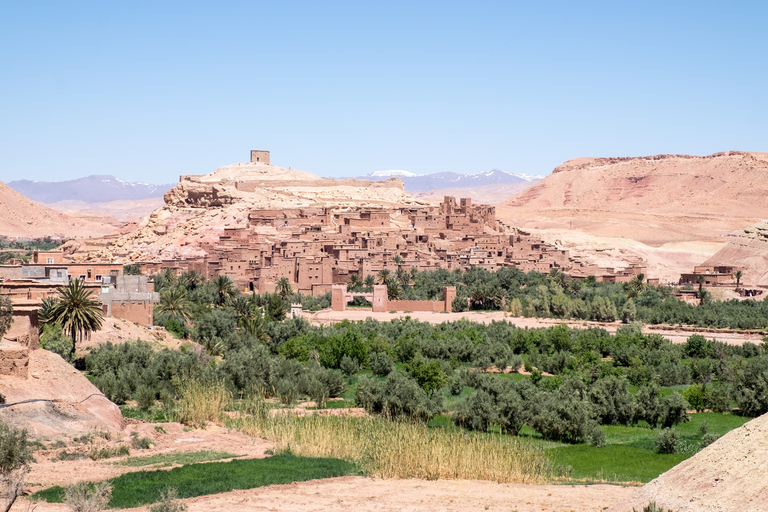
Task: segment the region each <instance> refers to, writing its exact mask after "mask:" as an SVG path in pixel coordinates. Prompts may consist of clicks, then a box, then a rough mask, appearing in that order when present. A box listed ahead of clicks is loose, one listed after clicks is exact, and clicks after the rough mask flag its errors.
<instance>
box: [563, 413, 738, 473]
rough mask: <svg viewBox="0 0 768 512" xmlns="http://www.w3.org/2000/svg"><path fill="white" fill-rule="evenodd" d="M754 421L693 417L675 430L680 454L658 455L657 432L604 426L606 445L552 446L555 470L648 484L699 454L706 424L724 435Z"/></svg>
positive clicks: (706, 415)
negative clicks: (704, 422) (678, 440)
mask: <svg viewBox="0 0 768 512" xmlns="http://www.w3.org/2000/svg"><path fill="white" fill-rule="evenodd" d="M750 419H751V418H744V417H741V416H737V415H735V414H718V413H699V414H691V421H689V422H687V423H683V424H681V425H678V426H676V427H675V430H677V431H678V433H679V434H680V441H681V443H680V444H681V446H682V447H683V449H682V451H681V452H680V453H674V454H660V453H656V451H655V447H654V439H655V436H656V431H655V430H652V429H650V428H647V427H623V426H603V427H602V428H603V430H604V431H605V434H606V445H605V446H603V447H602V448H596V447H594V446H590V445H588V444H577V445H564V444H560V445H559V446H551V447H550V448H549V451H550V453H551V456H552V463H553V464H554V465H555V468H556V470H559V471H560V473H561V474H564V475H567V476H568V477H570V478H573V479H577V480H586V481H609V482H643V483H645V482H649V481H650V480H653V479H654V478H656V477H657V476H659V475H660V474H662V473H664V472H665V471H668V470H669V469H671V468H672V467H673V466H675V465H677V464H679V463H680V462H682V461H684V460H685V459H687V458H689V457H691V456H692V455H694V454H695V453H696V451H697V450H698V448H699V443H700V442H701V438H702V435H701V433H700V432H699V427H700V426H701V424H702V422H703V421H706V422H707V426H708V429H707V430H708V432H710V433H712V434H716V435H718V436H721V435H723V434H725V433H727V432H728V431H730V430H733V429H734V428H738V427H740V426H741V425H743V424H744V423H746V422H747V421H749V420H750Z"/></svg>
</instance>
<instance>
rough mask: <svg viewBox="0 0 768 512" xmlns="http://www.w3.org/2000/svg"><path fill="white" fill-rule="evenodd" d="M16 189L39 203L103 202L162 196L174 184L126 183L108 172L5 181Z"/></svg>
mask: <svg viewBox="0 0 768 512" xmlns="http://www.w3.org/2000/svg"><path fill="white" fill-rule="evenodd" d="M7 185H8V186H9V187H11V188H12V189H13V190H15V191H16V192H19V193H20V194H23V195H25V196H27V197H28V198H30V199H32V200H33V201H38V202H40V203H46V204H51V203H57V202H59V201H67V200H69V201H84V202H87V203H106V202H110V201H118V200H137V199H149V198H153V197H163V195H165V193H166V192H167V191H169V190H170V189H172V188H173V187H175V186H176V184H175V183H170V184H164V185H152V184H150V183H141V182H128V181H123V180H121V179H118V178H115V177H114V176H110V175H93V176H87V177H85V178H78V179H76V180H68V181H31V180H18V181H11V182H9V183H7Z"/></svg>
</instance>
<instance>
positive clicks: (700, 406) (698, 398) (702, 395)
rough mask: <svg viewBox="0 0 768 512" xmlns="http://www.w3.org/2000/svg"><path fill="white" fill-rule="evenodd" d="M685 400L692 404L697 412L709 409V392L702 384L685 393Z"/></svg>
mask: <svg viewBox="0 0 768 512" xmlns="http://www.w3.org/2000/svg"><path fill="white" fill-rule="evenodd" d="M683 398H685V400H686V401H687V402H688V403H689V404H691V407H693V408H694V409H695V410H696V411H697V412H701V411H703V410H704V409H706V408H707V390H706V389H704V386H702V385H701V384H694V385H692V386H689V387H688V389H686V390H685V391H683Z"/></svg>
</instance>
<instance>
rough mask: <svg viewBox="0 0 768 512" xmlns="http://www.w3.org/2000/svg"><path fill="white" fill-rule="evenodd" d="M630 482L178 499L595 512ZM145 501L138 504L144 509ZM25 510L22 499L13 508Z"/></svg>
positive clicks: (262, 492) (365, 485)
mask: <svg viewBox="0 0 768 512" xmlns="http://www.w3.org/2000/svg"><path fill="white" fill-rule="evenodd" d="M634 489H635V488H633V487H622V486H618V485H589V486H586V485H578V486H573V485H528V484H497V483H493V482H487V481H475V480H472V481H467V480H440V481H424V480H381V479H375V478H365V477H341V478H329V479H325V480H314V481H310V482H301V483H294V484H288V485H273V486H269V487H262V488H258V489H250V490H247V491H233V492H228V493H222V494H214V495H211V496H201V497H198V498H191V499H186V500H181V501H182V502H184V503H186V504H187V505H188V507H189V509H188V510H189V512H198V511H201V512H202V511H205V512H219V511H221V512H224V511H233V512H240V511H243V512H245V511H251V510H269V511H310V510H313V511H334V510H366V511H369V510H370V511H393V512H394V511H413V512H416V511H425V512H426V511H434V510H445V511H457V512H464V511H467V512H469V511H475V510H503V511H513V510H515V511H518V512H540V511H558V512H559V511H563V512H568V511H570V512H598V511H602V510H604V509H605V508H607V507H609V506H611V505H612V504H614V503H617V502H619V501H621V500H624V499H626V498H628V497H629V496H630V495H631V493H632V492H633V491H634ZM146 509H147V507H139V508H136V509H132V510H136V511H137V512H138V511H144V510H146ZM26 510H27V503H26V500H20V502H19V503H17V505H16V506H15V507H14V508H13V511H14V512H22V511H26ZM35 510H37V511H38V512H64V511H68V510H69V509H68V508H67V507H66V506H64V505H58V504H48V503H38V504H37V506H36V507H35Z"/></svg>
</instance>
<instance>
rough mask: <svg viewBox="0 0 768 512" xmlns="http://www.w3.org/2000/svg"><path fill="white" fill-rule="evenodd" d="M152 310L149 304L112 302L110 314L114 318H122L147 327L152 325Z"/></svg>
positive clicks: (152, 307) (152, 306)
mask: <svg viewBox="0 0 768 512" xmlns="http://www.w3.org/2000/svg"><path fill="white" fill-rule="evenodd" d="M153 310H154V305H153V304H151V303H138V302H113V303H112V311H111V313H112V317H114V318H122V319H123V320H128V321H129V322H135V323H137V324H139V325H143V326H145V327H149V326H150V325H152V311H153Z"/></svg>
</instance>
